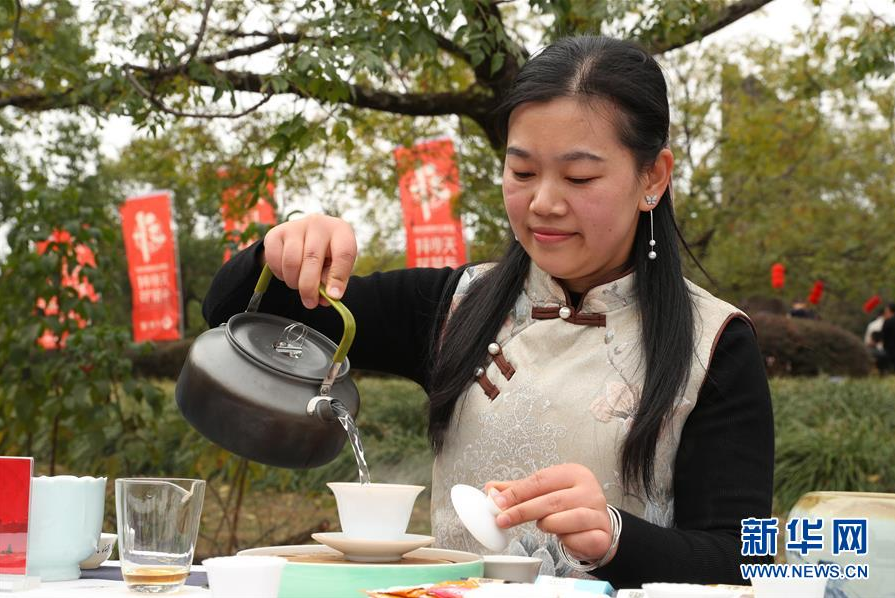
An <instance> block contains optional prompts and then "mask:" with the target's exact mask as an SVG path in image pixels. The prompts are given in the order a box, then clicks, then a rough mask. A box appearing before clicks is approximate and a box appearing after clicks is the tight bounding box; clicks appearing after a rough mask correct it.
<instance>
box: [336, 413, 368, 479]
mask: <svg viewBox="0 0 895 598" xmlns="http://www.w3.org/2000/svg"><path fill="white" fill-rule="evenodd" d="M330 405H331V406H332V410H333V413H335V414H336V417H337V418H338V420H339V423H341V424H342V427H343V428H345V432H346V433H347V434H348V441H349V442H350V443H351V448H352V449H353V450H354V458H355V459H356V460H357V474H358V477H359V478H360V483H361V484H370V483H372V481H373V480H372V479H370V470H369V468H367V460H366V458H365V457H364V445H363V444H362V443H361V440H360V432H359V431H358V429H357V424H356V423H355V422H354V419H353V418H352V417H351V413H350V412H349V411H348V409H347V408H346V407H345V406H344V405H343V404H342V403H340V402H339V401H338V399H333V400H332V401H330Z"/></svg>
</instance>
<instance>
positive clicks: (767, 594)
mask: <svg viewBox="0 0 895 598" xmlns="http://www.w3.org/2000/svg"><path fill="white" fill-rule="evenodd" d="M749 581H751V582H752V591H753V592H754V593H755V598H823V596H824V592H825V591H826V587H827V580H826V579H825V578H823V577H820V578H818V577H791V578H790V577H753V578H752V579H750V580H749Z"/></svg>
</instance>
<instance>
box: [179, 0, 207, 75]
mask: <svg viewBox="0 0 895 598" xmlns="http://www.w3.org/2000/svg"><path fill="white" fill-rule="evenodd" d="M213 3H214V0H205V8H203V9H202V22H201V23H200V24H199V32H198V33H197V34H196V40H195V41H194V42H193V43H192V44H191V45H190V47H188V48H187V49H186V50H184V51H183V52H181V53H180V54H178V55H177V58H175V59H174V62H178V63H179V62H181V61H183V63H184V64H188V63H189V62H190V61H191V60H192V59H193V58H195V57H196V53H198V52H199V46H201V45H202V39H203V38H204V37H205V28H206V27H207V26H208V13H210V12H211V5H212V4H213ZM184 57H186V60H183V58H184Z"/></svg>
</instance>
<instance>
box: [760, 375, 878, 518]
mask: <svg viewBox="0 0 895 598" xmlns="http://www.w3.org/2000/svg"><path fill="white" fill-rule="evenodd" d="M771 394H772V396H773V399H774V427H775V430H776V438H777V448H776V460H775V461H776V463H775V468H774V502H775V505H774V507H775V508H774V510H775V512H778V513H785V512H787V511H788V510H789V509H790V507H792V505H793V504H794V503H795V501H796V500H797V499H798V498H799V496H801V495H802V494H804V493H805V492H808V491H810V490H848V491H866V492H895V442H893V431H895V378H893V377H889V378H864V379H859V380H855V379H851V380H850V379H841V380H840V379H836V378H812V379H794V378H777V379H773V380H771Z"/></svg>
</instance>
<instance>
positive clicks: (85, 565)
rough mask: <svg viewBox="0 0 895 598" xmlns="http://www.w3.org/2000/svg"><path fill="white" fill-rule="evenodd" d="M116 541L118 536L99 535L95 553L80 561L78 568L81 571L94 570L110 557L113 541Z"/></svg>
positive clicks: (113, 545) (113, 546)
mask: <svg viewBox="0 0 895 598" xmlns="http://www.w3.org/2000/svg"><path fill="white" fill-rule="evenodd" d="M117 539H118V534H106V533H102V534H100V535H99V542H98V543H97V545H96V552H94V553H93V554H91V555H90V556H88V557H87V558H86V559H84V560H83V561H81V564H80V565H79V567H81V569H96V568H97V567H99V566H100V565H102V564H103V563H104V562H106V561H107V560H108V559H109V557H111V556H112V549H113V548H115V540H117Z"/></svg>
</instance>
